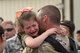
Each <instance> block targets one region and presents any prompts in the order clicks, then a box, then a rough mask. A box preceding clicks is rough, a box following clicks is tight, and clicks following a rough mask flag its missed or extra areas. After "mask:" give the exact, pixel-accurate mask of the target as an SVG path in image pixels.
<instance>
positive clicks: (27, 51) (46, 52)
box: [22, 35, 59, 53]
mask: <svg viewBox="0 0 80 53" xmlns="http://www.w3.org/2000/svg"><path fill="white" fill-rule="evenodd" d="M26 37H27V36H26V35H22V45H23V47H24V50H23V52H22V53H59V52H57V51H55V49H54V48H53V47H52V46H51V45H50V44H49V43H47V42H45V41H44V42H43V43H42V44H41V45H40V46H39V47H38V48H34V49H32V48H30V47H27V46H26V45H25V42H24V40H25V38H26ZM24 45H25V46H24Z"/></svg>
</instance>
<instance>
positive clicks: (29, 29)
mask: <svg viewBox="0 0 80 53" xmlns="http://www.w3.org/2000/svg"><path fill="white" fill-rule="evenodd" d="M23 27H24V31H25V33H26V34H28V35H30V36H37V35H38V32H39V26H38V23H37V22H36V21H34V20H29V21H26V20H24V21H23Z"/></svg>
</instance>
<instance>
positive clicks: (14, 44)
mask: <svg viewBox="0 0 80 53" xmlns="http://www.w3.org/2000/svg"><path fill="white" fill-rule="evenodd" d="M16 23H17V22H15V24H14V23H12V21H6V22H4V23H2V26H3V27H4V31H5V35H6V36H7V40H6V45H5V49H4V51H3V52H4V53H21V47H22V45H21V42H20V40H19V38H18V35H17V28H18V27H17V25H16Z"/></svg>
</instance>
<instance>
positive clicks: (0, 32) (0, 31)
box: [0, 25, 4, 37]
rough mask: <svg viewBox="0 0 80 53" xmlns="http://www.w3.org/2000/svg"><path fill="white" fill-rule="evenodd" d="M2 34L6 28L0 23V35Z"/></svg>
mask: <svg viewBox="0 0 80 53" xmlns="http://www.w3.org/2000/svg"><path fill="white" fill-rule="evenodd" d="M2 34H4V29H3V27H2V26H1V25H0V37H2Z"/></svg>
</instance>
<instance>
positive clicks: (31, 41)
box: [25, 28, 57, 48]
mask: <svg viewBox="0 0 80 53" xmlns="http://www.w3.org/2000/svg"><path fill="white" fill-rule="evenodd" d="M56 30H57V29H56V28H51V29H49V30H47V31H46V32H44V33H42V34H41V35H39V36H38V37H36V38H32V37H31V36H28V37H27V38H26V39H25V43H26V45H27V46H28V47H31V48H36V47H38V46H40V45H41V44H42V43H43V41H44V40H45V39H46V38H47V37H48V36H49V35H51V34H53V33H56V32H55V31H56Z"/></svg>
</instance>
